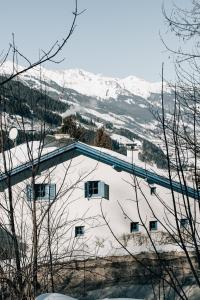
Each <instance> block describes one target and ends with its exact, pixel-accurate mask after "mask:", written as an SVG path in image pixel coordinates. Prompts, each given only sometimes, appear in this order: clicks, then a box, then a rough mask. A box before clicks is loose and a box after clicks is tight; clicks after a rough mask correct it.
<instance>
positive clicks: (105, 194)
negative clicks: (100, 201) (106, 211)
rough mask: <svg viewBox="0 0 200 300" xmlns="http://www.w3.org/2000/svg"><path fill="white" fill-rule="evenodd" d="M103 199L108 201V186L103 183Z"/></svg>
mask: <svg viewBox="0 0 200 300" xmlns="http://www.w3.org/2000/svg"><path fill="white" fill-rule="evenodd" d="M104 198H105V199H107V200H109V185H108V184H106V183H104Z"/></svg>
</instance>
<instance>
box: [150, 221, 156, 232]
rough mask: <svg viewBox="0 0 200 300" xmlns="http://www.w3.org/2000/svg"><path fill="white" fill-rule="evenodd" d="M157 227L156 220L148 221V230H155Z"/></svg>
mask: <svg viewBox="0 0 200 300" xmlns="http://www.w3.org/2000/svg"><path fill="white" fill-rule="evenodd" d="M157 228H158V222H157V221H150V222H149V230H150V231H153V230H157Z"/></svg>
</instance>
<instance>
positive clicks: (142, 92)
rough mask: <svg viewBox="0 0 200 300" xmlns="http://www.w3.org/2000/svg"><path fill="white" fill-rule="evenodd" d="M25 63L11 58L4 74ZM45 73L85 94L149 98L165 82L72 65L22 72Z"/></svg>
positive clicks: (47, 78)
mask: <svg viewBox="0 0 200 300" xmlns="http://www.w3.org/2000/svg"><path fill="white" fill-rule="evenodd" d="M23 69H24V67H22V66H15V67H14V70H13V64H12V63H11V62H9V61H7V62H6V63H5V64H4V65H3V66H2V68H1V69H0V73H1V74H11V73H13V71H16V70H18V71H20V70H23ZM27 77H30V78H32V79H33V78H35V79H38V78H40V77H41V79H42V80H44V81H47V82H51V81H54V82H55V83H57V84H58V85H59V86H61V87H66V88H69V89H73V90H75V91H77V92H79V93H81V94H83V95H87V96H91V97H98V98H102V99H109V98H115V99H116V98H117V97H118V96H119V95H126V96H128V95H131V94H134V95H136V96H140V97H143V98H144V99H147V98H148V97H149V96H150V95H151V94H152V93H160V92H161V82H148V81H145V80H143V79H140V78H138V77H136V76H128V77H126V78H122V79H121V78H112V77H105V76H103V75H101V74H93V73H90V72H86V71H84V70H82V69H68V70H61V71H60V70H59V71H52V70H48V69H45V68H43V67H36V68H34V69H31V70H29V71H27V72H26V73H24V74H22V78H27Z"/></svg>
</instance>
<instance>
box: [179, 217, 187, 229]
mask: <svg viewBox="0 0 200 300" xmlns="http://www.w3.org/2000/svg"><path fill="white" fill-rule="evenodd" d="M188 225H189V220H188V219H186V218H185V219H180V227H182V228H186V227H187V226H188Z"/></svg>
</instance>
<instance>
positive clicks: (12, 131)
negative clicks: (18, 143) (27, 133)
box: [8, 127, 18, 141]
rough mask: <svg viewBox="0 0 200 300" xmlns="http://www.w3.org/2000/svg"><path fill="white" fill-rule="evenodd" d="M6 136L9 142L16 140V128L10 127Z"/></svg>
mask: <svg viewBox="0 0 200 300" xmlns="http://www.w3.org/2000/svg"><path fill="white" fill-rule="evenodd" d="M8 136H9V139H10V140H12V141H14V140H16V138H17V136H18V130H17V128H16V127H12V128H11V129H10V131H9V134H8Z"/></svg>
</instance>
